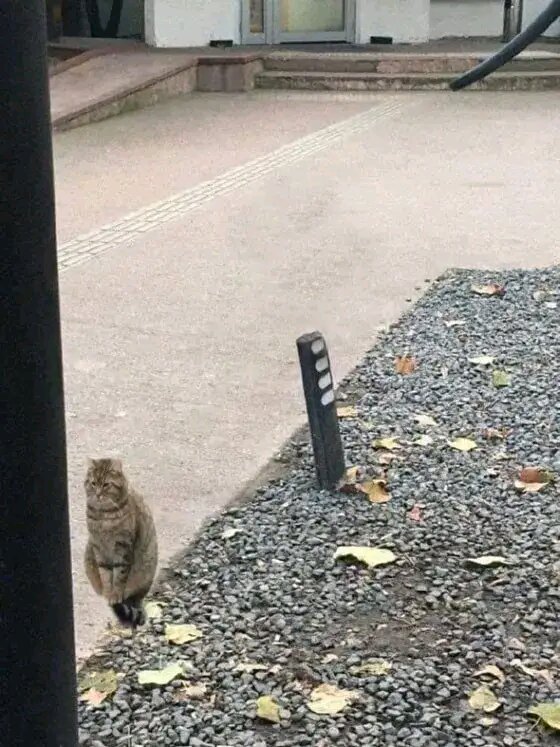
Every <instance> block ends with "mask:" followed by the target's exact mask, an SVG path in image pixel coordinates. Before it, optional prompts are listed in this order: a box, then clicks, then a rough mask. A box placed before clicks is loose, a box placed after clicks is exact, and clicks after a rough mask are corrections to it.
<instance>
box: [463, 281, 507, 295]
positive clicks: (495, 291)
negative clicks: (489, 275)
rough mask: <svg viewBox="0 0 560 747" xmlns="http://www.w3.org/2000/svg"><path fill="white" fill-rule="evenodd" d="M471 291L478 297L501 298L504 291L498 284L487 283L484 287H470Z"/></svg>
mask: <svg viewBox="0 0 560 747" xmlns="http://www.w3.org/2000/svg"><path fill="white" fill-rule="evenodd" d="M471 290H472V292H473V293H476V294H477V295H479V296H503V295H504V293H505V292H506V289H505V288H504V286H503V285H500V284H499V283H487V284H486V285H471Z"/></svg>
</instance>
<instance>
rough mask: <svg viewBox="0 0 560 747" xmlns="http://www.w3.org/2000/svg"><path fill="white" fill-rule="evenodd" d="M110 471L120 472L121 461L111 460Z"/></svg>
mask: <svg viewBox="0 0 560 747" xmlns="http://www.w3.org/2000/svg"><path fill="white" fill-rule="evenodd" d="M111 469H112V470H114V471H115V472H122V461H121V460H120V459H111Z"/></svg>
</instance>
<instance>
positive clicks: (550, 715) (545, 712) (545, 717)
mask: <svg viewBox="0 0 560 747" xmlns="http://www.w3.org/2000/svg"><path fill="white" fill-rule="evenodd" d="M528 713H530V714H531V715H533V716H538V717H539V718H540V719H541V721H544V723H545V724H546V725H547V726H550V728H551V729H556V731H560V703H558V702H556V703H539V704H538V705H535V706H532V708H529V711H528Z"/></svg>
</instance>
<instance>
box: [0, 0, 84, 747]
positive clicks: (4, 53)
mask: <svg viewBox="0 0 560 747" xmlns="http://www.w3.org/2000/svg"><path fill="white" fill-rule="evenodd" d="M0 75H1V78H2V85H1V86H0V507H1V516H0V743H1V744H2V745H6V747H8V745H9V747H32V745H33V746H35V745H37V747H39V745H40V746H41V747H76V745H77V724H76V705H75V704H76V698H75V693H76V689H75V684H76V683H75V677H76V675H75V661H74V629H73V628H74V626H73V619H72V585H71V570H70V537H69V522H68V499H67V487H66V456H65V435H64V406H63V394H62V363H61V344H60V322H59V305H58V280H57V267H56V238H55V221H54V200H53V169H52V153H51V130H50V116H49V95H48V78H47V60H46V19H45V0H1V2H0Z"/></svg>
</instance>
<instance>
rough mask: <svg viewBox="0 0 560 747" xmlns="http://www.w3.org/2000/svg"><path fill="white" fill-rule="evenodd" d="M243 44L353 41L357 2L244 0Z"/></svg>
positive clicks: (351, 0) (242, 18)
mask: <svg viewBox="0 0 560 747" xmlns="http://www.w3.org/2000/svg"><path fill="white" fill-rule="evenodd" d="M241 7H242V17H241V39H242V43H243V44H281V43H282V42H322V41H324V42H328V41H354V8H355V0H242V6H241Z"/></svg>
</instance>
